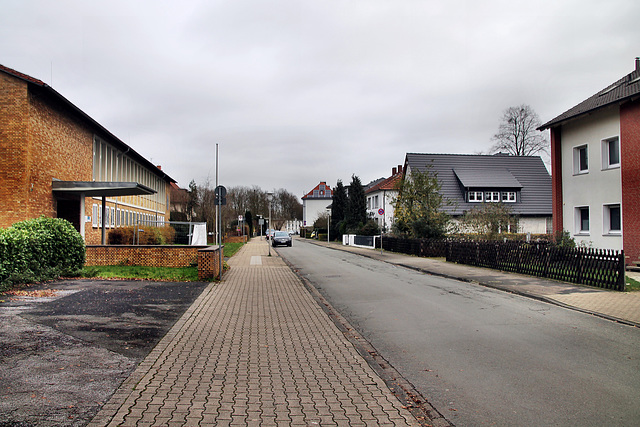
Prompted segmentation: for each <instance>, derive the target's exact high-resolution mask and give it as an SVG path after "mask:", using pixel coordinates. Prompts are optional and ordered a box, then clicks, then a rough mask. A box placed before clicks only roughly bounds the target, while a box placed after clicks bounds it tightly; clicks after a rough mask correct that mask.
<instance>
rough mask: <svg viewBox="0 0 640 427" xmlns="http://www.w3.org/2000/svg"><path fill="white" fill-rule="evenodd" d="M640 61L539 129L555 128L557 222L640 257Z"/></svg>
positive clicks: (592, 241)
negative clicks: (626, 72)
mask: <svg viewBox="0 0 640 427" xmlns="http://www.w3.org/2000/svg"><path fill="white" fill-rule="evenodd" d="M639 96H640V59H638V58H636V62H635V70H634V71H632V72H631V73H629V74H627V75H626V76H624V77H622V78H621V79H619V80H617V81H615V82H613V83H612V84H610V85H609V86H607V87H605V88H604V89H602V90H601V91H599V92H597V93H596V94H594V95H593V96H591V97H589V98H587V99H586V100H584V101H582V102H581V103H579V104H577V105H576V106H574V107H572V108H570V109H569V110H567V111H566V112H564V113H562V114H561V115H559V116H558V117H556V118H554V119H553V120H551V121H549V122H547V123H545V124H544V125H542V126H541V127H540V128H539V129H540V130H544V129H550V131H551V166H552V170H553V222H554V228H555V229H557V230H561V229H564V230H566V231H568V232H569V233H571V235H572V236H573V237H574V238H575V239H576V241H579V242H583V243H586V244H588V245H592V246H594V247H596V248H601V249H614V250H620V249H624V251H625V256H626V257H627V258H628V261H631V262H632V261H636V260H638V259H640V232H639V230H640V210H639V209H638V206H640V185H639V183H640V155H639V154H638V153H640V100H639V99H638V97H639Z"/></svg>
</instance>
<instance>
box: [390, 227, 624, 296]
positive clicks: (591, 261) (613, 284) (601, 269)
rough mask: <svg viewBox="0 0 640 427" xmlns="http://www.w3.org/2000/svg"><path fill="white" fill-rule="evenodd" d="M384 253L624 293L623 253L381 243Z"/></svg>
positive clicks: (524, 244) (478, 244)
mask: <svg viewBox="0 0 640 427" xmlns="http://www.w3.org/2000/svg"><path fill="white" fill-rule="evenodd" d="M382 246H383V249H385V250H388V251H392V252H400V253H406V254H410V255H415V256H422V257H446V259H447V261H450V262H456V263H459V264H467V265H473V266H477V267H486V268H493V269H496V270H503V271H510V272H513V273H520V274H527V275H530V276H538V277H545V278H550V279H556V280H562V281H566V282H572V283H577V284H584V285H589V286H596V287H600V288H606V289H613V290H618V291H624V288H625V283H624V276H625V265H624V251H612V250H604V249H592V248H560V247H557V246H554V245H550V244H547V243H527V242H486V241H453V240H426V239H398V238H393V237H385V238H383V239H382Z"/></svg>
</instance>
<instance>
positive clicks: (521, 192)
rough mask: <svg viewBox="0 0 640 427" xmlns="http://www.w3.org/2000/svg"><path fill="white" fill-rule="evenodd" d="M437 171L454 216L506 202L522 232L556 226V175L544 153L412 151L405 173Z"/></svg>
mask: <svg viewBox="0 0 640 427" xmlns="http://www.w3.org/2000/svg"><path fill="white" fill-rule="evenodd" d="M413 170H418V171H420V172H425V171H427V170H429V172H430V173H432V174H436V176H437V177H438V181H439V183H440V192H441V194H442V196H443V197H444V198H445V199H446V200H448V201H449V202H450V203H449V204H447V205H445V206H443V210H444V211H445V212H446V213H448V214H449V215H451V216H453V217H454V219H456V218H460V217H461V216H462V215H464V213H465V212H466V211H469V210H471V209H473V208H477V207H479V206H480V205H481V204H482V203H497V202H502V203H504V204H506V205H509V207H510V210H511V212H512V213H513V214H514V215H517V216H518V218H519V230H518V232H521V233H526V232H530V233H534V234H542V233H549V232H551V177H550V176H549V172H547V168H546V167H545V165H544V163H543V162H542V159H541V158H540V157H533V156H510V155H506V154H496V155H471V154H418V153H407V155H406V158H405V163H404V174H405V176H406V175H409V174H410V173H411V172H412V171H413Z"/></svg>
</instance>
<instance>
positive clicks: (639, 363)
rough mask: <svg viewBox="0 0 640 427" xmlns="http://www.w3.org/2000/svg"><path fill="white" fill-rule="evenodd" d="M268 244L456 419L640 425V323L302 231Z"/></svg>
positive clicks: (527, 423) (513, 423) (462, 422)
mask: <svg viewBox="0 0 640 427" xmlns="http://www.w3.org/2000/svg"><path fill="white" fill-rule="evenodd" d="M278 252H279V253H280V254H281V256H283V257H285V258H286V259H287V260H288V261H289V262H290V263H291V264H292V265H293V266H294V267H295V268H296V269H297V270H298V271H299V274H301V275H302V276H303V277H305V278H306V279H308V280H309V281H310V282H311V283H312V284H313V285H314V286H316V288H317V289H318V290H319V291H320V292H321V293H322V294H323V296H324V297H325V298H326V299H327V300H328V301H329V302H330V303H331V305H332V306H333V307H334V308H335V309H336V310H337V311H338V312H339V313H340V314H341V315H342V316H344V317H345V318H346V319H347V320H348V321H349V322H350V323H351V325H352V326H354V327H355V328H356V329H357V330H358V331H359V332H360V334H362V336H363V337H365V338H366V339H367V340H368V341H369V342H370V343H371V344H372V345H373V346H374V347H375V348H376V350H377V351H378V353H379V354H381V355H382V357H384V358H385V359H386V360H387V361H388V362H389V363H391V365H393V366H394V367H395V368H396V369H397V370H398V371H399V372H401V374H402V375H403V376H404V377H405V378H406V379H407V380H408V381H409V382H410V383H412V384H413V385H414V387H415V388H416V389H417V390H419V391H420V393H421V394H422V395H423V397H425V398H426V399H427V400H428V401H429V402H430V403H431V404H432V405H433V406H434V407H435V408H436V409H438V410H439V412H440V413H442V414H443V415H444V416H445V417H446V418H447V419H448V420H449V421H450V422H452V423H453V424H455V425H460V426H471V425H473V426H481V425H499V426H532V425H554V426H575V425H581V426H603V425H619V426H631V425H640V405H638V404H637V395H638V392H639V391H640V329H638V328H634V327H630V326H624V325H620V324H618V323H614V322H611V321H608V320H604V319H601V318H597V317H593V316H590V315H587V314H584V313H580V312H577V311H572V310H569V309H565V308H561V307H557V306H554V305H550V304H547V303H543V302H540V301H536V300H532V299H528V298H525V297H521V296H517V295H513V294H509V293H505V292H502V291H498V290H494V289H489V288H485V287H482V286H478V285H473V284H470V283H463V282H458V281H455V280H449V279H444V278H439V277H435V276H430V275H426V274H423V273H418V272H415V271H413V270H409V269H405V268H402V267H397V266H392V265H389V264H385V263H383V262H379V261H375V260H372V259H369V258H364V257H360V256H357V255H354V254H351V253H346V252H342V251H337V250H332V249H326V248H323V247H319V246H317V245H313V244H310V243H307V242H304V241H303V240H296V241H295V242H294V245H293V247H292V248H280V249H278Z"/></svg>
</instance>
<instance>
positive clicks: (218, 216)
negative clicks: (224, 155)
mask: <svg viewBox="0 0 640 427" xmlns="http://www.w3.org/2000/svg"><path fill="white" fill-rule="evenodd" d="M216 188H218V144H216ZM221 211H222V208H221V207H220V206H218V205H216V234H217V235H218V238H217V242H218V256H219V258H218V270H219V273H218V280H222V262H223V261H222V225H221V224H220V223H221V221H222V212H221Z"/></svg>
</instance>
